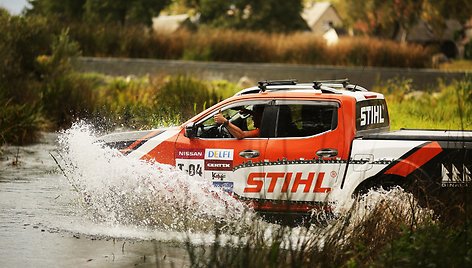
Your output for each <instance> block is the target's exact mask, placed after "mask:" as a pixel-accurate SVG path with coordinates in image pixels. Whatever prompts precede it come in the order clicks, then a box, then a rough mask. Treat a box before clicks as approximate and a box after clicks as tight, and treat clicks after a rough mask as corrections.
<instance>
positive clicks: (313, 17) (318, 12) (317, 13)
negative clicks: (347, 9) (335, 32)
mask: <svg viewBox="0 0 472 268" xmlns="http://www.w3.org/2000/svg"><path fill="white" fill-rule="evenodd" d="M330 7H331V3H330V2H317V3H315V4H314V5H312V6H311V7H309V8H305V9H304V10H303V12H302V17H303V19H304V20H305V21H306V22H307V24H308V25H309V26H310V25H313V24H315V23H316V22H317V21H318V20H319V19H320V18H321V16H323V14H324V13H325V12H326V11H327V10H328V9H329V8H330Z"/></svg>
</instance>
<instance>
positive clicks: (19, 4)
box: [0, 0, 28, 15]
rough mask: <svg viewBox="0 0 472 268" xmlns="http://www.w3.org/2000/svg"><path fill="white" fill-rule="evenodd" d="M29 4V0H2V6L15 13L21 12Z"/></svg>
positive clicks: (0, 0)
mask: <svg viewBox="0 0 472 268" xmlns="http://www.w3.org/2000/svg"><path fill="white" fill-rule="evenodd" d="M27 4H28V2H27V0H0V6H1V7H4V8H6V9H7V10H8V11H10V13H11V14H14V15H18V14H20V13H21V11H22V10H23V9H24V8H25V7H26V5H27Z"/></svg>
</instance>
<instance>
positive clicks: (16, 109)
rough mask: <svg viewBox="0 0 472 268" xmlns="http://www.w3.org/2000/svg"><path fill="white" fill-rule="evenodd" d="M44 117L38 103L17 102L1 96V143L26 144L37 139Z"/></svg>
mask: <svg viewBox="0 0 472 268" xmlns="http://www.w3.org/2000/svg"><path fill="white" fill-rule="evenodd" d="M42 119H43V118H42V116H41V109H40V108H39V107H38V105H37V104H36V105H33V104H16V103H14V102H13V101H12V100H11V99H6V98H4V97H2V96H0V144H3V143H11V144H15V145H24V144H27V143H31V142H34V141H36V140H37V139H38V137H39V135H40V134H39V131H40V130H41V128H42V123H43V120H42Z"/></svg>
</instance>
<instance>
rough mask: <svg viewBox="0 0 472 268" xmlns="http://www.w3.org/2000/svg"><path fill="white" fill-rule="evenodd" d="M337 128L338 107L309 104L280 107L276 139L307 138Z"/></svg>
mask: <svg viewBox="0 0 472 268" xmlns="http://www.w3.org/2000/svg"><path fill="white" fill-rule="evenodd" d="M336 127H337V107H335V106H332V105H330V106H323V105H307V104H289V105H280V106H279V112H278V120H277V127H276V137H307V136H313V135H317V134H320V133H323V132H326V131H330V130H333V129H335V128H336Z"/></svg>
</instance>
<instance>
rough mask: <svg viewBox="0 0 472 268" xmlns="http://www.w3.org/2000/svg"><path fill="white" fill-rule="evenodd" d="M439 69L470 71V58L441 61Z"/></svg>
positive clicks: (471, 64) (471, 69)
mask: <svg viewBox="0 0 472 268" xmlns="http://www.w3.org/2000/svg"><path fill="white" fill-rule="evenodd" d="M439 69H441V70H446V71H468V72H472V60H453V61H450V62H446V63H443V64H441V65H440V66H439Z"/></svg>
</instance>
